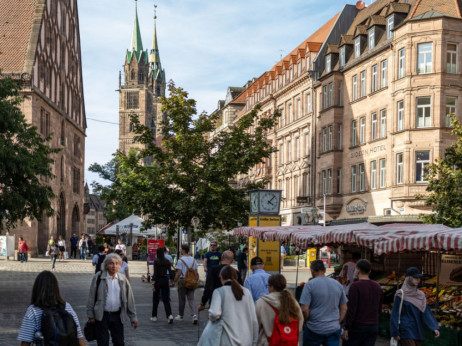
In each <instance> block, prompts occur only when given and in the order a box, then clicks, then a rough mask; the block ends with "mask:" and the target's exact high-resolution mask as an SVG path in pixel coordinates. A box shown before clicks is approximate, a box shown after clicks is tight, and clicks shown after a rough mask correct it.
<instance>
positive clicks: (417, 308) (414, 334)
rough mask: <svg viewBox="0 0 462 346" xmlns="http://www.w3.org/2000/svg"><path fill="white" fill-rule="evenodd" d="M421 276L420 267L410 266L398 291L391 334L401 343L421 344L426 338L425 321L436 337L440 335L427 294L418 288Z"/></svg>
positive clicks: (391, 320)
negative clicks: (428, 303)
mask: <svg viewBox="0 0 462 346" xmlns="http://www.w3.org/2000/svg"><path fill="white" fill-rule="evenodd" d="M421 277H422V273H421V272H420V271H419V269H417V268H414V267H411V268H409V269H408V270H406V279H405V280H404V283H403V286H402V287H401V289H400V290H398V291H396V295H395V300H394V303H393V311H392V313H391V319H390V335H391V337H392V338H395V339H396V340H400V345H406V346H419V345H420V344H421V342H422V341H423V340H424V339H425V334H424V327H423V322H425V325H426V326H427V327H428V329H430V330H432V331H433V333H434V334H435V338H437V337H439V336H440V331H439V327H438V322H437V321H436V319H435V316H433V313H432V311H431V310H430V307H429V306H428V305H427V299H426V298H425V294H424V293H423V292H422V291H420V290H419V289H418V287H419V284H420V279H421ZM401 301H403V303H402V304H401ZM400 305H402V307H401V314H400V311H399V310H400ZM422 321H423V322H422Z"/></svg>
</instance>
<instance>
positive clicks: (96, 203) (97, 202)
mask: <svg viewBox="0 0 462 346" xmlns="http://www.w3.org/2000/svg"><path fill="white" fill-rule="evenodd" d="M90 204H91V206H92V207H93V209H95V210H96V211H103V210H104V202H103V201H102V200H101V199H100V198H99V197H98V196H97V195H90Z"/></svg>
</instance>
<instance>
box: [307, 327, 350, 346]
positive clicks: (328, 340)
mask: <svg viewBox="0 0 462 346" xmlns="http://www.w3.org/2000/svg"><path fill="white" fill-rule="evenodd" d="M341 335H342V334H341V333H340V329H339V330H337V331H335V332H333V333H329V334H317V333H315V332H312V331H311V330H309V329H308V328H306V327H305V329H303V346H320V345H323V346H339V345H340V337H341Z"/></svg>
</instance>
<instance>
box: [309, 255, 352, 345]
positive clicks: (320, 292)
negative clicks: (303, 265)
mask: <svg viewBox="0 0 462 346" xmlns="http://www.w3.org/2000/svg"><path fill="white" fill-rule="evenodd" d="M310 271H311V276H312V277H313V279H311V280H310V281H308V282H307V284H306V285H305V286H304V287H303V291H302V295H301V297H300V305H301V308H302V312H303V317H304V318H305V321H306V324H305V328H304V329H303V346H320V345H324V346H338V345H339V344H340V336H341V333H340V323H341V322H342V321H343V319H344V317H345V314H346V310H347V301H348V300H347V298H346V295H345V292H344V290H343V287H342V285H341V284H340V283H339V282H338V281H336V280H334V279H331V278H328V277H326V275H325V274H326V268H325V266H324V262H323V261H321V260H314V261H313V262H311V265H310Z"/></svg>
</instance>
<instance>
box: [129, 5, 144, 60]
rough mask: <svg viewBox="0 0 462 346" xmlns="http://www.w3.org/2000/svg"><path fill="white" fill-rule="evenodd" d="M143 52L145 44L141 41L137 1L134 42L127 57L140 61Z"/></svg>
mask: <svg viewBox="0 0 462 346" xmlns="http://www.w3.org/2000/svg"><path fill="white" fill-rule="evenodd" d="M142 52H143V42H142V41H141V31H140V23H139V22H138V1H137V0H135V22H134V23H133V33H132V42H131V44H130V48H129V49H128V51H127V57H128V60H129V61H130V60H131V58H132V57H133V56H135V57H136V60H139V58H140V55H141V53H142Z"/></svg>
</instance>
